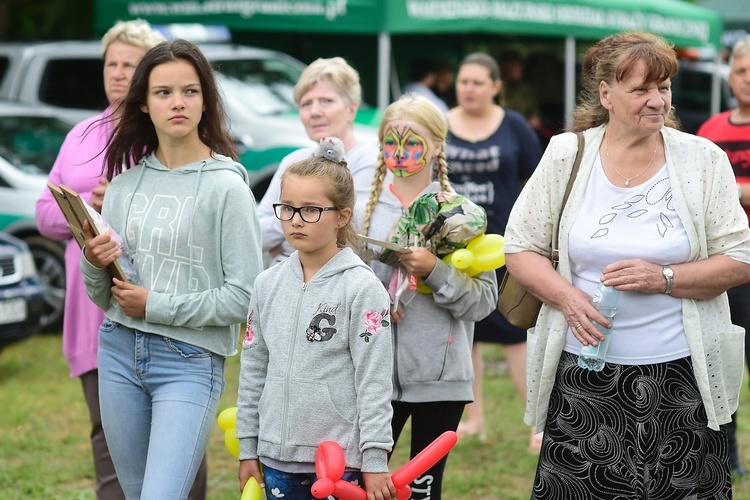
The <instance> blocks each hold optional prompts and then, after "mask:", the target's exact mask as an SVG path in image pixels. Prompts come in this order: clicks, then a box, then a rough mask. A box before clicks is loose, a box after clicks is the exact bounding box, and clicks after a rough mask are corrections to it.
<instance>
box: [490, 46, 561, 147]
mask: <svg viewBox="0 0 750 500" xmlns="http://www.w3.org/2000/svg"><path fill="white" fill-rule="evenodd" d="M525 64H526V63H525V61H524V60H523V58H522V57H521V55H520V54H518V53H515V52H511V53H507V54H505V55H503V57H502V68H501V72H502V82H503V105H504V106H505V107H507V108H510V109H512V110H514V111H518V112H519V113H521V114H522V115H523V117H524V118H526V121H527V122H529V125H530V126H531V128H533V129H534V131H535V132H536V133H537V135H538V136H539V140H540V141H541V142H542V144H543V145H544V146H546V145H547V143H549V140H550V138H551V137H552V135H553V134H552V131H550V130H548V129H547V128H546V127H545V126H544V124H542V120H541V117H540V113H539V103H538V101H537V98H536V94H535V93H534V89H533V88H532V87H531V85H529V84H528V83H527V82H526V80H525V78H524V70H525V69H526V68H525Z"/></svg>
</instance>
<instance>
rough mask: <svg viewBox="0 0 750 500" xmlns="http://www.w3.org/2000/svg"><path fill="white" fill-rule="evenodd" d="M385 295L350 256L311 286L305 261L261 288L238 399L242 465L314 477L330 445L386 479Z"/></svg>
mask: <svg viewBox="0 0 750 500" xmlns="http://www.w3.org/2000/svg"><path fill="white" fill-rule="evenodd" d="M389 323H390V315H389V299H388V294H387V293H386V291H385V290H384V289H383V286H382V285H381V284H380V281H378V279H377V278H376V277H375V275H374V274H373V273H372V270H370V269H369V268H368V267H367V266H366V265H365V264H364V263H363V262H362V261H361V260H360V259H359V258H358V257H357V256H356V255H355V254H354V252H353V251H352V250H351V249H350V248H345V249H343V250H341V251H340V252H338V253H337V254H336V255H335V256H334V257H333V258H331V260H329V261H328V262H327V263H326V264H325V265H324V266H323V267H322V268H321V269H320V270H319V271H318V272H317V273H316V274H315V276H313V278H312V279H311V280H310V281H309V282H307V283H305V282H304V280H303V274H302V266H301V264H300V260H299V253H298V252H294V253H292V255H291V256H290V257H289V258H288V259H286V260H284V261H282V262H280V263H279V264H276V265H275V266H273V267H271V268H269V269H267V270H266V271H263V272H262V273H261V274H260V275H259V276H258V279H257V280H256V281H255V288H254V290H253V294H252V299H251V302H250V312H249V314H248V319H247V331H246V333H245V338H244V341H243V345H242V359H241V368H240V386H239V392H238V397H237V406H238V411H237V423H236V426H237V437H238V438H239V440H240V455H239V458H240V460H245V459H251V458H260V459H261V461H263V462H264V463H267V464H269V465H271V467H274V468H278V469H279V470H284V471H287V472H314V471H315V466H314V463H315V451H316V450H317V447H318V445H320V443H322V442H323V441H335V442H337V443H338V444H340V445H341V447H342V448H343V450H344V456H345V460H346V466H347V467H351V468H354V469H360V470H362V471H363V472H388V457H387V455H388V452H390V451H391V448H392V447H393V439H392V433H391V417H392V414H393V411H392V409H391V404H390V401H391V391H392V387H391V362H392V354H391V339H390V326H389Z"/></svg>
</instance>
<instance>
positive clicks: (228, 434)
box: [224, 427, 240, 458]
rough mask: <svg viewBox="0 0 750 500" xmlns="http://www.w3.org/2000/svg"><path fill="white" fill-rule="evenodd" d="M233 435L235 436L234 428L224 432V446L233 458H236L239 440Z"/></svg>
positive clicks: (238, 450) (238, 451) (238, 453)
mask: <svg viewBox="0 0 750 500" xmlns="http://www.w3.org/2000/svg"><path fill="white" fill-rule="evenodd" d="M235 434H237V429H235V428H234V427H230V428H229V429H227V430H225V431H224V445H226V447H227V450H229V453H231V454H232V456H233V457H234V458H237V457H239V456H240V440H239V439H237V438H236V437H235Z"/></svg>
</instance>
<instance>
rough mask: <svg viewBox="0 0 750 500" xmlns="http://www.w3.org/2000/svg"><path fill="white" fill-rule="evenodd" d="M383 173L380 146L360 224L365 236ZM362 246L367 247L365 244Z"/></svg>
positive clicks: (381, 183)
mask: <svg viewBox="0 0 750 500" xmlns="http://www.w3.org/2000/svg"><path fill="white" fill-rule="evenodd" d="M385 175H386V168H385V160H384V159H383V149H382V147H381V149H380V154H378V164H377V166H376V167H375V178H374V179H373V180H372V187H371V188H370V198H369V199H368V200H367V206H366V209H365V221H364V224H363V225H362V234H363V235H365V236H367V231H369V230H370V220H371V219H372V213H373V212H374V211H375V205H377V203H378V198H380V192H381V191H382V190H383V181H384V180H385ZM364 247H365V248H367V244H365V245H364Z"/></svg>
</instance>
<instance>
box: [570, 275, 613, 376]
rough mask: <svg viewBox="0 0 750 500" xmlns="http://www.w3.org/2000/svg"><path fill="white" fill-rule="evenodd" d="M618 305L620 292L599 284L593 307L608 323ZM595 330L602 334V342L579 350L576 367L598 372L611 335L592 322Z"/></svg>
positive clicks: (610, 332)
mask: <svg viewBox="0 0 750 500" xmlns="http://www.w3.org/2000/svg"><path fill="white" fill-rule="evenodd" d="M619 303H620V292H618V291H617V290H615V289H614V288H612V287H610V286H604V285H603V284H601V283H599V287H598V288H597V289H596V293H595V294H594V307H596V310H597V311H599V312H600V313H601V314H602V316H604V317H605V318H607V319H608V320H609V322H610V323H612V319H613V318H614V317H615V314H617V307H618V305H619ZM594 325H596V328H597V329H598V330H599V331H600V332H602V333H603V334H604V340H599V341H598V345H596V346H594V345H591V344H589V345H587V346H583V348H582V349H581V354H580V355H579V356H578V366H580V367H581V368H587V369H589V370H593V371H595V372H599V371H601V370H602V368H604V361H605V357H606V355H607V347H608V346H609V337H610V335H611V334H612V329H611V328H605V327H603V326H602V325H600V324H599V323H597V322H594Z"/></svg>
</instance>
